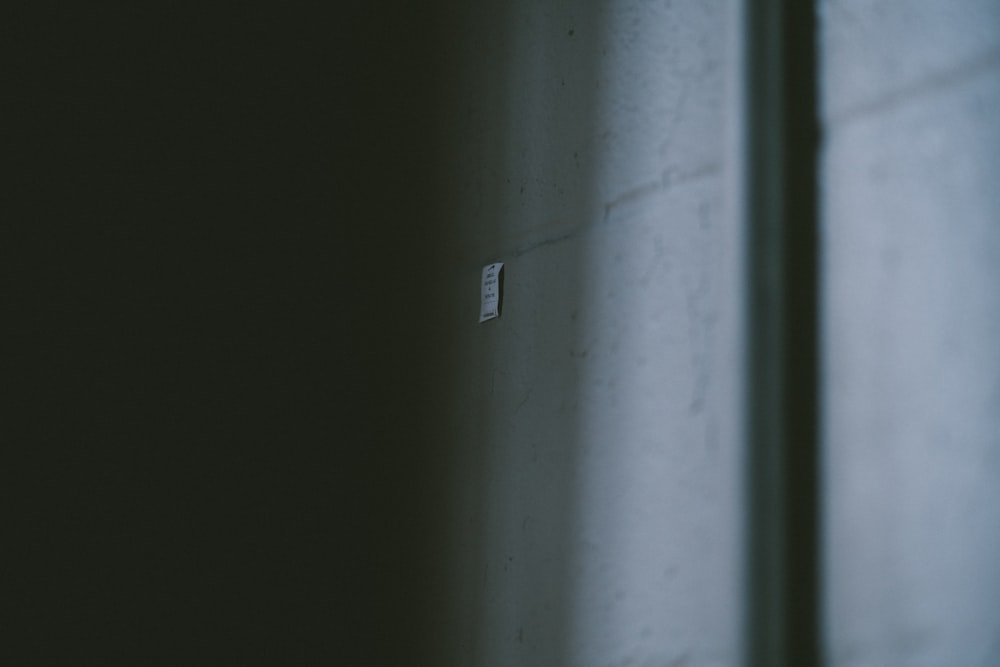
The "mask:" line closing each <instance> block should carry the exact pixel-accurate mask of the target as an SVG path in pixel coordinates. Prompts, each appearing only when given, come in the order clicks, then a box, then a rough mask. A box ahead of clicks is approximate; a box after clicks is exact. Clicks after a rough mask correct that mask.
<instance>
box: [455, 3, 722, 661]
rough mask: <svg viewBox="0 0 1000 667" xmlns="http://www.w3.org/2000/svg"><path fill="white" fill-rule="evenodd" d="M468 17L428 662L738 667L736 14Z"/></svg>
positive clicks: (594, 6)
mask: <svg viewBox="0 0 1000 667" xmlns="http://www.w3.org/2000/svg"><path fill="white" fill-rule="evenodd" d="M461 11H464V12H466V15H465V16H462V17H460V18H459V19H457V22H459V23H461V24H462V25H463V27H464V37H463V40H462V47H461V48H460V53H457V54H456V57H455V58H454V59H453V60H452V62H453V63H454V66H455V67H456V68H457V70H458V71H457V72H456V73H455V76H456V80H457V81H458V84H457V86H456V89H455V91H454V104H453V105H451V108H450V109H449V111H448V112H447V113H446V115H445V116H444V117H443V118H442V119H441V121H442V122H443V123H444V124H445V126H446V127H447V128H448V131H449V133H450V136H451V138H452V139H453V145H452V146H451V147H450V151H451V159H450V160H445V161H444V164H449V163H450V164H451V165H452V166H451V167H450V171H448V173H446V174H445V175H444V178H443V188H444V191H445V192H446V196H447V197H449V198H450V199H449V201H450V202H451V204H450V205H451V207H452V210H451V211H450V212H449V215H450V216H451V217H452V218H453V219H454V220H455V221H456V225H455V227H456V229H457V230H459V231H458V232H457V236H456V238H454V239H453V244H452V247H451V249H450V251H451V253H452V256H451V262H450V265H451V266H453V267H455V268H454V271H453V273H452V275H451V283H450V287H449V289H450V290H451V292H450V298H451V303H452V304H453V306H454V307H453V309H452V311H450V313H449V318H450V321H449V322H447V323H446V324H443V325H442V326H444V327H447V328H448V331H449V332H451V333H452V334H455V332H457V334H455V335H454V338H455V340H456V343H455V345H456V349H455V351H454V354H455V355H456V358H457V359H458V360H459V361H458V363H457V364H456V370H455V372H454V377H453V378H452V379H451V381H450V382H449V384H450V386H451V387H452V391H451V394H450V396H449V398H448V399H447V400H448V402H449V405H450V406H451V413H452V414H453V415H454V417H453V419H452V420H451V421H450V422H449V434H448V437H449V438H450V439H451V440H452V442H453V443H454V445H453V447H454V452H455V453H454V456H453V469H452V475H451V477H452V479H453V487H452V488H451V489H450V491H449V498H450V507H451V512H452V514H451V515H450V516H449V517H448V519H447V521H448V528H447V530H446V532H447V533H448V534H449V535H450V539H449V540H448V543H447V544H446V545H443V547H442V549H443V552H444V553H443V554H442V556H443V561H444V563H446V567H447V574H446V576H444V577H443V578H442V599H448V600H449V603H448V607H449V610H450V611H449V615H448V617H447V621H446V622H445V623H443V624H442V627H444V628H447V631H448V632H449V633H451V634H450V635H449V636H442V637H441V638H440V640H439V645H440V646H441V648H442V654H441V656H440V661H441V662H440V664H452V665H477V666H492V665H512V666H513V665H518V666H530V665H538V666H545V667H552V666H558V665H574V666H579V667H586V666H590V665H593V666H598V665H600V666H607V665H636V666H639V665H650V666H651V665H657V666H662V665H687V666H689V667H694V666H696V665H698V666H700V665H706V666H707V665H733V664H736V663H737V662H738V661H739V660H740V655H741V646H740V640H739V636H740V627H741V626H740V613H741V608H742V601H741V584H740V571H741V567H742V558H741V547H740V540H741V537H742V532H741V521H740V520H741V507H740V505H741V503H740V500H741V493H742V490H741V468H740V461H739V456H740V437H741V434H740V429H739V419H740V413H739V401H740V388H741V386H742V380H741V376H740V369H741V362H740V358H739V347H740V337H741V334H740V327H739V319H740V317H741V311H740V304H741V301H740V298H739V281H738V277H739V267H740V254H741V247H740V237H739V233H738V232H739V230H738V229H737V228H736V226H735V222H734V219H735V216H733V215H732V212H731V211H728V210H727V205H728V201H727V199H726V192H727V186H726V183H727V182H728V176H727V170H728V169H729V161H728V157H727V149H726V145H727V144H726V141H725V137H724V134H725V131H726V127H727V124H728V123H729V121H730V120H731V119H729V118H728V117H727V113H731V109H732V106H733V102H732V100H731V98H730V97H729V96H728V95H727V94H726V90H727V85H728V83H727V80H726V77H727V76H729V75H730V74H731V72H732V71H733V70H734V68H732V67H731V65H730V60H729V59H730V58H731V57H732V55H733V54H732V53H731V49H730V48H729V45H728V43H727V42H728V40H727V35H729V34H731V31H730V27H731V26H730V25H729V24H728V21H729V19H730V15H731V3H727V2H723V1H721V0H711V1H705V0H687V1H683V2H670V1H665V2H641V1H639V0H623V1H620V2H615V3H576V2H570V1H569V0H565V1H553V2H544V3H542V2H532V1H528V0H518V1H512V2H507V3H503V6H502V8H493V9H490V10H485V9H484V10H480V11H476V10H472V9H468V8H466V9H463V10H461ZM492 261H502V262H505V263H506V282H505V304H504V310H503V316H502V318H501V319H499V320H495V321H491V322H487V323H485V324H478V323H477V315H478V296H479V294H478V290H479V286H478V281H479V272H480V268H481V266H482V265H483V264H485V263H488V262H492Z"/></svg>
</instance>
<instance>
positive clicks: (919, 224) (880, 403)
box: [820, 0, 1000, 667]
mask: <svg viewBox="0 0 1000 667" xmlns="http://www.w3.org/2000/svg"><path fill="white" fill-rule="evenodd" d="M820 27H821V37H822V40H821V41H822V47H821V57H822V63H823V64H822V69H821V83H822V88H821V89H822V96H823V103H822V121H823V128H824V133H825V144H824V148H823V154H822V174H821V192H822V211H821V213H822V246H821V247H822V249H823V269H822V276H823V284H824V287H823V293H822V299H823V302H824V306H823V316H824V328H823V335H824V346H823V350H824V367H825V373H824V377H823V385H822V387H823V392H824V396H825V402H824V409H825V413H826V417H825V427H824V435H823V448H824V466H825V488H824V504H825V507H826V510H825V516H824V519H825V554H824V560H825V562H826V566H825V594H826V599H827V603H826V605H825V609H824V612H825V615H826V641H827V649H828V658H829V664H830V665H831V667H846V666H848V665H850V666H860V665H982V666H985V665H996V664H1000V602H998V601H1000V483H998V482H1000V477H998V476H1000V409H998V408H1000V346H998V345H997V340H998V335H1000V289H998V285H1000V262H998V258H1000V224H997V223H998V220H1000V217H998V216H1000V188H998V187H997V182H998V175H1000V123H998V122H997V120H998V116H997V109H998V108H1000V4H997V3H996V2H991V1H989V0H963V1H961V2H952V3H938V2H929V1H928V2H925V1H918V2H911V1H905V2H904V1H892V0H882V1H857V0H826V1H825V2H821V3H820Z"/></svg>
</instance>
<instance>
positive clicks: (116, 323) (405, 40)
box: [5, 2, 458, 665]
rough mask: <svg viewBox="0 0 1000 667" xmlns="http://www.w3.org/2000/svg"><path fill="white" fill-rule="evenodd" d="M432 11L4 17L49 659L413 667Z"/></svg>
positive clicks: (435, 522)
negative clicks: (15, 86)
mask: <svg viewBox="0 0 1000 667" xmlns="http://www.w3.org/2000/svg"><path fill="white" fill-rule="evenodd" d="M447 9H448V8H447V7H446V6H442V5H437V6H432V7H428V6H424V5H416V4H412V3H392V2H390V3H388V4H387V3H378V4H377V5H376V4H372V3H359V2H350V3H336V4H335V5H331V6H330V8H328V9H319V8H315V7H314V8H295V9H293V8H290V7H289V8H277V7H271V8H269V9H259V8H251V7H246V8H244V7H235V6H234V7H233V8H231V9H228V10H225V11H221V10H204V9H193V8H190V9H183V8H179V7H168V8H155V9H131V10H127V11H125V10H123V11H112V10H110V9H101V8H87V9H86V10H84V9H79V10H72V9H69V10H67V11H65V12H51V13H49V14H48V15H46V16H42V17H40V19H39V20H38V21H36V22H26V23H24V30H25V31H26V33H30V39H29V40H28V41H30V42H31V43H32V44H31V46H32V49H33V50H32V51H29V52H28V53H31V54H37V58H35V59H34V60H33V61H32V62H33V64H34V65H36V66H37V67H38V68H39V71H38V72H37V73H32V74H30V75H25V76H23V77H21V80H20V82H21V83H23V84H24V85H25V86H26V88H27V89H28V93H26V95H25V96H24V97H23V99H24V100H29V101H30V105H28V106H30V108H27V107H26V108H25V109H23V110H22V111H23V113H21V114H20V115H19V116H18V118H19V119H20V120H21V121H23V124H22V125H20V127H22V128H23V129H24V131H26V132H28V133H29V134H30V136H31V137H32V138H33V141H34V143H33V145H32V152H31V154H30V155H26V156H24V157H25V160H24V161H22V162H21V164H22V165H24V169H23V171H22V175H21V176H20V178H21V180H22V181H23V183H22V182H20V181H19V185H18V188H19V191H21V192H25V193H27V194H28V198H29V199H31V200H32V201H34V202H36V203H37V206H35V207H34V209H33V211H34V212H33V213H32V216H33V218H32V220H31V221H30V225H28V227H29V229H28V230H27V231H26V232H25V241H26V248H28V250H29V253H28V256H30V257H31V258H32V261H30V262H27V263H26V264H28V267H27V270H28V271H29V273H28V276H29V278H28V280H27V281H26V283H27V284H29V285H30V289H28V290H26V292H27V294H26V295H25V296H24V297H23V298H22V299H21V300H20V303H21V305H22V306H23V308H24V311H25V315H24V317H18V318H17V321H18V322H24V323H25V324H24V331H23V332H22V333H23V336H21V338H20V339H19V340H21V339H23V341H22V342H23V343H24V345H19V346H18V350H19V352H18V354H17V360H18V363H19V364H20V363H22V362H23V374H22V375H18V376H17V377H23V381H22V380H18V383H19V384H18V386H19V387H21V389H22V399H21V402H22V404H23V405H21V404H19V405H20V407H19V410H18V412H19V413H20V414H21V418H23V419H25V420H26V422H27V424H28V425H29V426H31V428H30V429H27V430H25V432H26V433H29V434H30V436H29V439H28V441H26V442H24V443H23V447H22V450H23V451H24V452H25V454H26V461H25V462H24V464H19V465H18V467H17V470H18V474H19V475H20V477H21V479H22V480H24V481H25V484H24V488H23V489H21V488H20V487H18V491H17V493H15V498H14V499H13V500H12V501H11V503H10V504H9V505H8V507H9V508H10V509H11V510H12V513H13V514H14V515H15V520H14V530H15V533H14V535H13V536H11V540H12V543H16V544H17V549H15V555H20V557H21V558H22V559H23V563H22V564H23V565H24V567H19V568H18V571H19V572H22V573H23V576H19V577H18V579H17V581H16V582H14V583H13V584H12V586H11V589H10V590H9V591H8V593H7V594H5V597H6V602H7V604H10V605H12V607H13V608H17V609H18V614H19V617H20V618H21V619H22V620H23V621H25V624H26V625H27V626H28V627H29V628H30V629H31V632H29V633H26V634H25V635H22V636H20V637H18V640H19V641H20V642H22V643H23V644H24V646H25V648H26V649H28V650H30V651H31V655H33V656H34V658H35V659H37V660H38V661H39V662H49V663H57V662H64V660H63V659H60V658H57V657H55V656H54V655H53V656H49V653H50V652H52V653H59V652H61V651H65V650H70V651H72V655H73V659H74V661H80V662H134V663H150V662H153V663H158V662H162V663H165V664H167V663H169V664H177V663H219V662H232V663H244V664H258V663H264V664H268V663H270V664H343V665H352V664H356V665H416V664H428V661H427V660H426V659H425V658H426V656H427V655H428V653H429V649H427V639H426V637H425V635H424V634H423V633H424V632H425V631H426V630H427V627H426V625H425V624H423V623H422V622H421V619H424V618H427V617H428V614H429V611H430V610H432V609H433V608H434V606H435V604H436V601H435V596H436V595H438V591H436V590H432V589H431V585H430V582H431V581H433V579H432V576H431V575H432V574H433V570H434V567H435V565H436V561H435V558H436V555H437V547H436V542H437V540H439V539H440V536H441V531H442V528H441V525H440V518H439V516H438V514H437V513H438V512H439V510H440V509H441V505H440V503H441V502H443V501H442V500H441V498H440V497H439V496H438V495H435V494H436V493H437V492H436V491H434V489H436V488H439V484H438V483H439V482H440V481H441V476H442V474H443V472H442V471H444V470H445V469H446V467H447V466H446V465H445V463H446V459H447V457H448V456H451V452H450V451H449V450H448V449H447V448H446V447H445V445H444V444H443V443H441V442H439V441H438V440H437V437H438V436H439V434H440V426H441V421H442V420H443V419H446V418H447V417H448V413H449V411H450V410H451V409H452V408H450V407H449V408H445V407H443V406H442V401H441V399H440V396H441V395H442V394H443V393H444V392H445V391H446V390H445V388H444V387H442V386H441V385H439V384H437V382H438V381H439V380H440V379H441V378H442V377H443V368H442V367H444V368H447V367H448V365H449V364H450V363H451V360H450V358H449V356H448V352H447V347H446V346H445V345H443V344H442V341H441V340H439V339H438V338H437V336H438V335H439V334H440V331H439V330H438V329H437V328H436V323H435V322H434V321H433V316H434V315H436V314H439V313H440V312H442V309H443V308H444V307H445V304H442V303H441V302H440V301H441V299H440V297H439V295H437V294H436V293H435V292H434V290H433V289H424V285H423V283H422V281H421V279H422V278H423V277H424V271H425V269H427V267H436V266H438V265H439V264H440V262H439V258H440V253H441V252H442V249H443V248H444V247H445V246H446V245H447V244H448V242H449V239H448V237H449V234H451V232H452V231H453V229H452V227H451V225H453V224H458V223H457V222H456V221H451V220H446V219H444V218H443V217H442V216H441V215H439V213H440V209H441V206H442V194H441V192H440V190H439V189H438V185H439V181H438V180H437V176H436V173H437V171H438V168H439V166H440V165H439V162H438V161H439V160H440V159H442V158H441V154H440V152H439V150H438V149H439V145H438V141H439V140H440V138H441V134H440V127H439V124H438V116H439V114H440V112H441V110H442V108H443V107H445V106H447V105H449V104H451V102H452V100H451V98H450V97H449V96H448V95H449V91H448V74H447V72H448V69H449V63H448V62H447V60H446V58H447V57H449V52H448V50H447V43H448V41H449V40H450V39H451V38H452V35H451V31H452V30H455V29H458V27H457V26H456V24H455V22H454V20H453V18H452V17H450V16H449V15H448V12H447ZM28 60H31V58H28ZM17 99H19V100H20V99H22V98H21V97H17ZM433 271H434V269H433V268H432V269H431V272H433ZM430 284H433V281H430ZM14 372H16V369H15V371H14ZM12 377H13V375H12ZM36 573H37V574H36ZM9 650H13V649H9ZM50 658H51V659H50ZM9 662H18V661H14V660H11V661H9Z"/></svg>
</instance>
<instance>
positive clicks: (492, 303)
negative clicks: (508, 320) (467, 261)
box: [479, 262, 503, 322]
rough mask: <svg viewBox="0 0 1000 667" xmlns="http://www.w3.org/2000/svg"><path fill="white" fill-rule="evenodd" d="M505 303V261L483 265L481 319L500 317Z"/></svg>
mask: <svg viewBox="0 0 1000 667" xmlns="http://www.w3.org/2000/svg"><path fill="white" fill-rule="evenodd" d="M502 304H503V262H496V263H494V264H487V265H486V266H484V267H483V283H482V299H481V301H480V305H479V321H480V322H485V321H486V320H492V319H493V318H494V317H500V307H501V305H502Z"/></svg>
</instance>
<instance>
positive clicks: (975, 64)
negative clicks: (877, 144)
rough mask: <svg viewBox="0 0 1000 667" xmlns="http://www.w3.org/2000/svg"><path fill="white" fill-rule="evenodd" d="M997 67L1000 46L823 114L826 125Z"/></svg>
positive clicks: (999, 65)
mask: <svg viewBox="0 0 1000 667" xmlns="http://www.w3.org/2000/svg"><path fill="white" fill-rule="evenodd" d="M998 68H1000V49H997V50H994V51H990V52H989V53H987V54H985V55H984V56H982V57H979V58H976V59H974V60H971V61H968V62H965V63H963V64H961V65H959V66H958V67H955V68H952V69H949V70H944V71H941V72H935V73H933V74H931V75H929V76H926V77H924V78H922V79H920V80H918V81H916V82H914V83H912V84H909V85H906V86H903V87H902V88H899V89H897V90H893V91H890V92H888V93H886V94H885V95H880V96H878V97H875V98H873V99H871V100H869V101H867V102H864V103H862V104H858V105H856V106H854V107H853V108H850V107H849V108H847V109H845V110H844V111H840V112H837V113H834V114H831V115H829V116H827V117H826V125H827V127H829V128H832V129H837V128H839V127H842V126H844V125H849V124H850V123H852V122H855V121H858V120H861V119H863V118H865V117H868V116H872V115H875V114H878V113H881V112H884V111H888V110H890V109H893V108H894V107H896V106H899V105H901V104H903V103H905V102H908V101H910V100H912V99H916V98H919V97H923V96H924V95H928V94H931V93H934V92H936V91H939V90H944V89H947V88H950V87H953V86H957V85H959V84H961V83H964V82H965V81H968V80H969V79H973V78H975V77H977V76H980V75H982V74H986V73H989V72H992V71H993V70H995V69H998Z"/></svg>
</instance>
